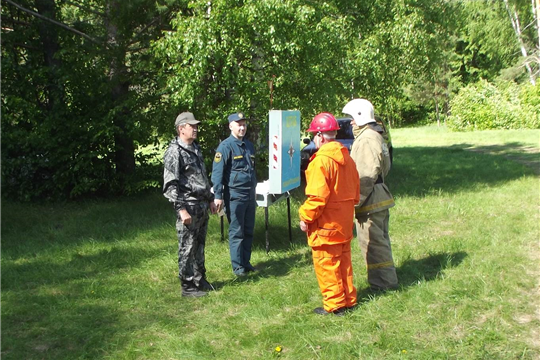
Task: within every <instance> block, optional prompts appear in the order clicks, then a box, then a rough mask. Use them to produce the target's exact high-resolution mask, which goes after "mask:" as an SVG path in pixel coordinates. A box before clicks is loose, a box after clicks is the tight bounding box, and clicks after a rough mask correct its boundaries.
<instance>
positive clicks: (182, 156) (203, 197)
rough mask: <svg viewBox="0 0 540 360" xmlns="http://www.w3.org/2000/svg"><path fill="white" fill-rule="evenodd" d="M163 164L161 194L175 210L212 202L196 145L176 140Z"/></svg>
mask: <svg viewBox="0 0 540 360" xmlns="http://www.w3.org/2000/svg"><path fill="white" fill-rule="evenodd" d="M163 163H164V170H163V195H164V196H165V197H166V198H167V199H169V201H170V202H172V203H173V204H174V208H175V210H176V211H178V210H180V209H184V208H185V207H186V205H195V204H198V203H201V202H211V201H213V200H214V194H212V192H211V191H210V188H211V186H210V181H209V180H208V176H207V174H206V168H205V166H204V161H203V158H202V152H201V149H200V147H199V145H197V144H196V143H193V144H191V145H187V144H184V143H183V142H182V141H181V140H180V139H179V138H178V137H176V138H174V139H173V140H172V141H171V143H170V144H169V147H168V148H167V150H166V151H165V155H164V156H163Z"/></svg>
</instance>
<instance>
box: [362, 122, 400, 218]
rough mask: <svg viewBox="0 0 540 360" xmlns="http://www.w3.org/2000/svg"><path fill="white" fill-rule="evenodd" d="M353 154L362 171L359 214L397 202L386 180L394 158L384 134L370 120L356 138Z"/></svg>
mask: <svg viewBox="0 0 540 360" xmlns="http://www.w3.org/2000/svg"><path fill="white" fill-rule="evenodd" d="M351 157H352V158H353V160H354V162H355V163H356V169H357V170H358V173H359V174H360V203H359V204H358V206H357V207H356V214H357V215H365V214H369V213H374V212H378V211H382V210H385V209H388V208H391V207H392V206H394V205H395V202H394V198H393V197H392V194H391V193H390V190H389V189H388V186H386V184H385V183H384V178H385V177H386V175H387V174H388V172H389V171H390V166H391V162H390V152H389V151H388V146H387V145H386V143H385V142H384V139H383V137H382V135H381V134H379V133H378V132H377V131H375V130H373V129H372V128H371V127H370V126H369V124H368V125H367V126H365V127H363V128H362V129H361V130H360V132H359V134H358V135H357V136H356V139H355V140H354V143H353V145H352V148H351ZM377 180H379V181H377ZM381 180H382V181H381Z"/></svg>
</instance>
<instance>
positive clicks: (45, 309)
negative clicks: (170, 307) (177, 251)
mask: <svg viewBox="0 0 540 360" xmlns="http://www.w3.org/2000/svg"><path fill="white" fill-rule="evenodd" d="M49 251H50V250H49ZM162 252H163V249H159V248H157V249H152V248H151V249H148V248H133V247H131V248H129V249H124V248H116V247H113V248H112V249H107V250H100V251H99V252H97V253H95V254H90V255H86V254H79V253H75V254H73V255H71V259H66V261H64V262H62V261H60V260H57V261H56V262H54V263H53V262H52V261H46V260H36V259H34V260H29V261H26V262H24V263H15V262H3V263H2V290H3V292H2V305H3V306H2V325H3V329H2V330H3V335H4V336H3V338H2V355H1V356H2V359H4V358H5V359H11V358H13V359H33V358H48V359H56V358H73V359H75V358H100V357H101V356H102V355H103V353H104V351H105V352H106V350H104V349H105V348H106V347H107V342H106V341H105V339H110V338H113V337H114V336H115V335H116V334H117V332H120V333H123V332H124V331H125V327H126V326H127V325H125V324H122V320H121V319H122V318H126V316H129V314H125V313H123V312H125V307H122V306H121V305H120V303H121V301H131V298H130V295H132V297H133V298H135V297H136V296H137V295H138V294H139V290H140V289H137V288H140V287H144V286H147V285H146V284H139V285H137V288H134V287H133V286H131V285H133V284H129V283H125V280H123V279H125V276H123V275H122V274H124V273H126V272H129V271H130V269H132V268H137V267H138V266H140V264H141V263H142V262H144V261H146V260H148V259H149V258H152V257H156V256H158V254H159V253H162ZM126 299H127V300H126ZM120 300H121V301H120ZM134 311H135V310H134ZM22 339H23V340H22Z"/></svg>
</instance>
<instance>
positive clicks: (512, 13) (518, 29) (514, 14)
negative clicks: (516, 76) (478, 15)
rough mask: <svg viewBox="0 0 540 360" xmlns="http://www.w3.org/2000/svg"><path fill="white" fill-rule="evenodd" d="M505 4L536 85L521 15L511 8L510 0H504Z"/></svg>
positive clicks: (528, 70)
mask: <svg viewBox="0 0 540 360" xmlns="http://www.w3.org/2000/svg"><path fill="white" fill-rule="evenodd" d="M504 5H505V6H506V11H507V12H508V16H509V17H510V22H511V23H512V27H513V28H514V33H515V34H516V37H517V39H518V42H519V46H520V48H521V55H523V58H524V59H525V68H526V69H527V73H528V74H529V80H530V82H531V84H533V85H535V84H536V81H535V78H534V74H533V71H532V68H531V65H530V64H529V62H528V60H527V56H528V54H527V49H526V48H525V42H524V41H523V36H522V34H521V25H520V23H519V16H518V13H517V11H516V9H515V8H514V9H513V11H512V10H511V9H510V5H509V4H508V0H504Z"/></svg>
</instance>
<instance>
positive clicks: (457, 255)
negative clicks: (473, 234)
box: [358, 251, 467, 303]
mask: <svg viewBox="0 0 540 360" xmlns="http://www.w3.org/2000/svg"><path fill="white" fill-rule="evenodd" d="M465 257H467V253H466V252H464V251H458V252H454V253H447V252H442V253H438V254H431V255H429V256H427V257H425V258H422V259H408V260H405V261H404V262H403V264H402V265H401V266H399V267H398V268H396V272H397V276H398V280H399V288H398V289H397V290H396V291H403V290H405V289H406V288H408V287H411V286H413V285H416V284H418V283H420V282H425V281H431V280H435V279H437V278H438V277H439V275H440V274H441V273H442V272H443V271H444V270H446V269H449V268H453V267H456V266H458V265H459V264H461V262H462V261H463V259H465ZM383 294H384V292H381V291H373V290H371V289H370V288H366V289H363V290H359V291H358V303H363V302H366V301H369V300H371V299H372V298H374V297H377V296H380V295H383Z"/></svg>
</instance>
